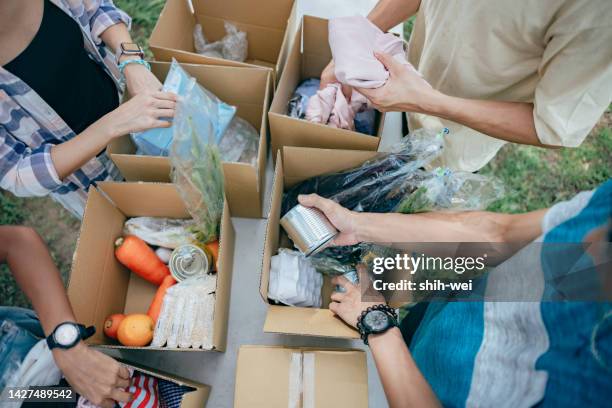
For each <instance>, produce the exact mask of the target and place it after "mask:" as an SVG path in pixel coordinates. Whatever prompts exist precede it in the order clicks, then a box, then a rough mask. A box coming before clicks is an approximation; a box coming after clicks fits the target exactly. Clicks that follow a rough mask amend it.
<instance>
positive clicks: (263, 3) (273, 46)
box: [149, 0, 297, 77]
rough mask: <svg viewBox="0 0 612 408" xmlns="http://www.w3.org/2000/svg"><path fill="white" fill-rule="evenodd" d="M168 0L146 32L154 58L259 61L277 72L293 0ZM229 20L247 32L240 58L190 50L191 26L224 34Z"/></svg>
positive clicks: (210, 37)
mask: <svg viewBox="0 0 612 408" xmlns="http://www.w3.org/2000/svg"><path fill="white" fill-rule="evenodd" d="M191 3H192V5H193V10H192V8H191V7H190V6H189V1H188V0H167V1H166V5H165V7H164V9H163V10H162V12H161V14H160V16H159V19H158V20H157V24H156V25H155V28H154V29H153V32H152V33H151V38H150V39H149V47H150V48H151V51H153V54H154V55H155V59H156V60H158V61H171V60H172V58H176V59H177V60H178V61H179V62H189V63H194V64H208V65H225V66H234V67H248V66H251V67H259V68H267V69H269V70H272V71H273V76H274V77H276V75H277V74H278V75H280V73H281V72H282V70H283V65H284V62H285V60H286V57H287V50H288V48H289V42H290V41H291V39H292V38H293V36H292V31H293V30H295V28H296V27H295V26H296V11H295V8H296V4H295V3H297V2H294V1H293V0H257V2H253V1H250V0H192V1H191ZM225 21H228V22H231V23H233V24H234V25H236V26H237V27H238V29H239V30H240V31H244V32H246V33H247V40H248V43H249V46H248V56H247V60H246V61H245V62H236V61H231V60H227V59H221V58H214V57H206V56H203V55H200V54H197V53H196V52H195V48H194V44H193V29H194V27H195V25H196V24H197V23H200V24H201V25H202V28H203V31H204V35H205V37H206V39H207V41H209V42H214V41H218V40H220V39H221V38H223V37H224V36H225V34H226V33H225V27H224V22H225Z"/></svg>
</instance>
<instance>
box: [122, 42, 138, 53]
mask: <svg viewBox="0 0 612 408" xmlns="http://www.w3.org/2000/svg"><path fill="white" fill-rule="evenodd" d="M121 48H123V51H125V52H140V47H139V46H138V44H136V43H122V44H121Z"/></svg>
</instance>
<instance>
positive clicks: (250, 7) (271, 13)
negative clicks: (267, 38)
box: [192, 0, 293, 30]
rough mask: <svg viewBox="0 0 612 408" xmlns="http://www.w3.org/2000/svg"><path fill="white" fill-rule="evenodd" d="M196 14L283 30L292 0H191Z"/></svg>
mask: <svg viewBox="0 0 612 408" xmlns="http://www.w3.org/2000/svg"><path fill="white" fill-rule="evenodd" d="M192 3H193V9H194V11H195V13H196V14H198V15H199V14H202V15H207V16H211V17H216V18H219V19H222V20H228V21H232V22H239V23H245V24H252V25H258V26H263V27H272V28H277V29H279V30H284V29H285V27H286V26H287V20H288V19H289V15H290V14H291V10H292V7H293V0H257V5H255V4H253V2H252V1H251V0H224V1H210V0H192Z"/></svg>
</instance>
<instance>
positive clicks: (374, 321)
mask: <svg viewBox="0 0 612 408" xmlns="http://www.w3.org/2000/svg"><path fill="white" fill-rule="evenodd" d="M397 326H398V323H397V313H396V312H395V309H393V308H391V307H389V306H387V305H385V304H380V305H375V306H371V307H368V308H367V309H366V310H364V311H363V312H361V316H359V319H357V330H359V333H360V334H361V340H363V342H364V343H365V344H366V345H367V344H368V336H369V335H370V334H380V333H384V332H386V331H387V330H389V329H390V328H392V327H397Z"/></svg>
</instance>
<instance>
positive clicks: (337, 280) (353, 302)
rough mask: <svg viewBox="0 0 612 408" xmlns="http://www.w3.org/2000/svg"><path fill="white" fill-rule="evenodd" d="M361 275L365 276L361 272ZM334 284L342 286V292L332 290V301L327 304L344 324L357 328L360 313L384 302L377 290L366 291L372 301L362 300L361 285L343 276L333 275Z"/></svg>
mask: <svg viewBox="0 0 612 408" xmlns="http://www.w3.org/2000/svg"><path fill="white" fill-rule="evenodd" d="M361 276H364V277H365V276H367V275H366V274H363V273H361V274H360V278H361ZM332 283H333V284H334V285H340V286H342V287H343V288H344V292H333V293H332V295H331V300H332V302H331V303H330V304H329V310H331V311H332V312H333V313H334V314H335V315H336V316H338V317H339V318H341V319H342V320H343V321H344V322H345V323H346V324H348V325H350V326H353V327H355V328H357V320H358V319H359V316H361V313H362V312H363V311H364V310H366V309H367V308H368V307H371V306H374V305H380V304H381V303H386V302H385V298H384V297H383V296H382V295H381V294H380V293H378V292H376V291H374V293H369V292H368V299H372V300H374V301H373V302H362V294H361V286H360V285H355V284H353V283H352V282H350V281H349V280H348V279H346V278H345V277H344V276H335V277H334V278H333V279H332Z"/></svg>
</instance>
